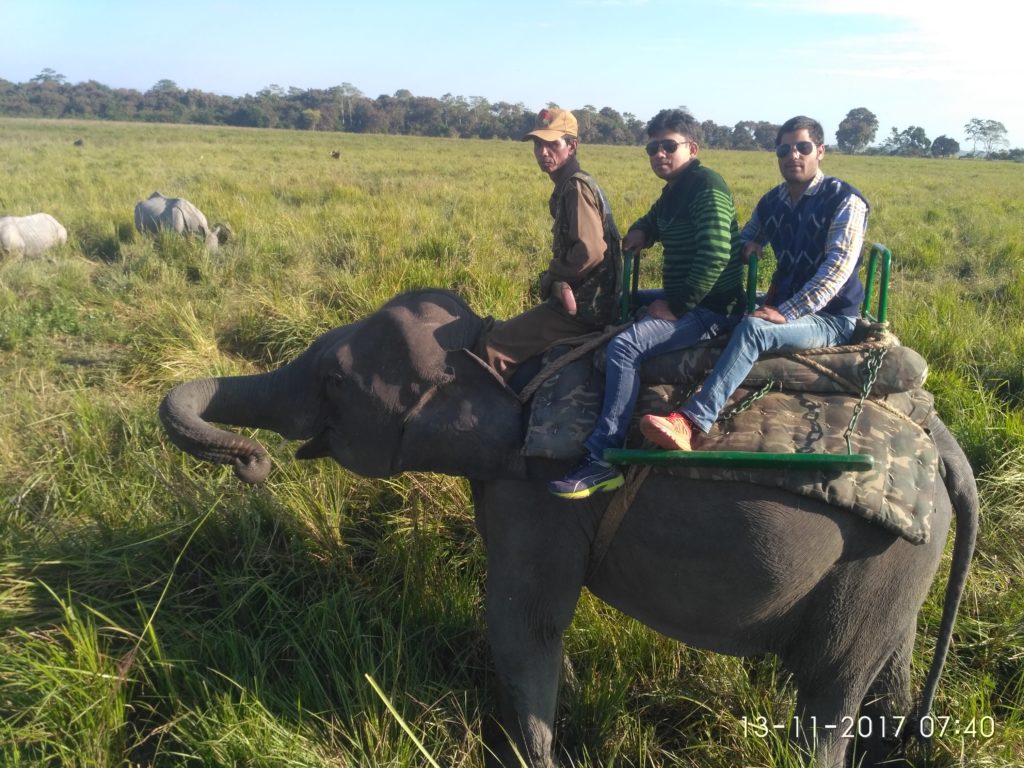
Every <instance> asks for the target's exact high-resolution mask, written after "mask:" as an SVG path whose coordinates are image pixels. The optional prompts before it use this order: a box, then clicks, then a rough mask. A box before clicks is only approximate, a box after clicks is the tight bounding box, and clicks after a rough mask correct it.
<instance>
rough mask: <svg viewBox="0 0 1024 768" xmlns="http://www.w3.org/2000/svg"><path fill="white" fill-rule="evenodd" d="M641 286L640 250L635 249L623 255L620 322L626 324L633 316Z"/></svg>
mask: <svg viewBox="0 0 1024 768" xmlns="http://www.w3.org/2000/svg"><path fill="white" fill-rule="evenodd" d="M639 285H640V249H639V248H634V249H633V250H632V251H626V252H625V253H623V254H622V299H621V302H622V303H621V306H620V307H619V322H620V323H624V322H626V321H627V320H629V318H630V317H631V316H632V314H633V307H634V306H635V305H636V293H637V290H638V288H639Z"/></svg>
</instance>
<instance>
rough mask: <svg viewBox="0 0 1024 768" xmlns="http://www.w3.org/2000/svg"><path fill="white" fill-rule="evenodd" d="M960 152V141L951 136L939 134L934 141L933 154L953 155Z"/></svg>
mask: <svg viewBox="0 0 1024 768" xmlns="http://www.w3.org/2000/svg"><path fill="white" fill-rule="evenodd" d="M959 153H960V142H958V141H957V140H956V139H951V138H949V136H939V138H937V139H936V140H935V141H933V142H932V155H933V156H935V157H951V156H952V155H956V154H959Z"/></svg>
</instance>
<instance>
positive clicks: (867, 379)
mask: <svg viewBox="0 0 1024 768" xmlns="http://www.w3.org/2000/svg"><path fill="white" fill-rule="evenodd" d="M888 351H889V347H882V346H879V347H874V348H872V349H871V350H870V351H868V353H867V354H866V355H865V356H864V366H865V368H866V371H865V376H864V386H862V387H861V390H860V400H858V401H857V405H855V406H854V407H853V416H852V417H851V418H850V425H849V426H848V427H847V428H846V433H845V434H844V435H843V437H844V438H845V439H846V452H847V453H848V454H851V455H852V454H853V448H852V446H851V445H850V438H851V437H852V436H853V429H854V427H856V426H857V419H859V418H860V412H861V411H862V410H864V400H865V399H867V396H868V395H869V394H870V393H871V388H872V387H873V386H874V385H875V379H877V378H878V372H879V371H880V370H881V369H882V360H883V359H884V358H885V355H886V353H887V352H888Z"/></svg>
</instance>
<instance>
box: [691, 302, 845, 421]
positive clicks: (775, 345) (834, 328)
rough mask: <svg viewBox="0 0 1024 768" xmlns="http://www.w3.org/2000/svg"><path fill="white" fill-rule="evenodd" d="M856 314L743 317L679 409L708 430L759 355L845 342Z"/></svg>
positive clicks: (830, 345)
mask: <svg viewBox="0 0 1024 768" xmlns="http://www.w3.org/2000/svg"><path fill="white" fill-rule="evenodd" d="M856 324H857V318H856V317H845V316H843V315H826V314H825V313H823V312H819V313H816V314H811V315H804V316H803V317H798V318H797V319H795V320H790V321H789V322H786V323H773V322H770V321H768V320H762V319H761V318H758V317H744V318H743V320H741V321H740V323H739V324H738V325H737V326H736V328H735V329H734V330H733V332H732V337H731V338H730V339H729V343H728V344H726V345H725V349H724V350H723V351H722V354H721V356H720V357H719V358H718V362H716V363H715V367H714V369H713V370H712V371H711V374H710V375H709V376H708V377H707V379H705V380H704V384H703V386H702V387H701V389H700V391H699V392H697V393H696V394H695V395H694V396H693V397H691V398H690V399H689V400H687V401H686V403H685V404H684V405H683V407H682V408H681V409H680V410H681V411H682V413H684V414H686V415H687V416H688V417H689V418H690V421H692V422H693V423H694V424H696V425H697V426H698V427H700V429H701V430H702V431H703V432H707V431H708V430H709V429H711V425H712V424H714V423H715V419H717V418H718V414H719V412H721V410H722V407H723V406H724V405H725V402H726V400H728V399H729V397H730V396H731V395H732V393H733V392H735V391H736V389H737V387H739V385H740V384H742V383H743V380H744V379H745V378H746V377H747V374H748V373H750V369H751V368H752V367H753V365H754V363H756V362H757V358H758V356H759V355H761V354H764V353H765V352H776V351H780V350H800V349H815V348H818V347H832V346H836V345H838V344H845V343H846V342H848V341H849V340H850V337H851V336H852V335H853V330H854V327H855V326H856Z"/></svg>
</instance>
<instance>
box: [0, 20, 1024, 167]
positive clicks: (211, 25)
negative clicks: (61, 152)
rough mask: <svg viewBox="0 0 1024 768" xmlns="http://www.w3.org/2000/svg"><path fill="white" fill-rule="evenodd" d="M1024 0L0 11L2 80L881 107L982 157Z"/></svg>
mask: <svg viewBox="0 0 1024 768" xmlns="http://www.w3.org/2000/svg"><path fill="white" fill-rule="evenodd" d="M1016 7H1017V4H1016V3H1015V2H1010V1H1009V0H1007V2H995V1H994V0H975V1H974V2H967V1H966V0H958V1H957V2H951V1H950V0H705V2H689V0H546V1H545V2H538V1H537V0H518V2H508V1H507V0H506V1H505V2H501V3H492V2H488V0H476V1H475V2H464V1H463V0H360V1H359V2H353V0H309V1H308V2H304V1H303V0H292V2H281V1H280V0H277V1H275V2H266V1H265V0H245V1H243V0H199V1H193V0H172V1H171V2H169V3H158V2H145V1H144V0H143V1H142V2H139V0H133V1H132V2H124V1H122V0H0V8H2V9H3V18H4V44H3V46H2V47H0V78H3V79H6V80H10V81H13V82H26V81H28V80H30V79H31V78H32V77H34V76H35V75H37V74H39V72H40V71H42V70H43V69H44V68H47V67H49V68H52V69H54V70H56V71H57V72H59V73H60V74H62V75H64V76H65V77H66V78H67V79H68V81H69V82H72V83H77V82H81V81H84V80H97V81H99V82H101V83H103V84H105V85H109V86H111V87H123V88H136V89H138V90H141V91H145V90H148V89H149V88H150V87H152V86H153V85H154V84H155V83H156V82H157V81H158V80H162V79H168V80H173V81H174V82H175V83H177V84H178V86H179V87H181V88H199V89H201V90H204V91H211V92H214V93H221V94H228V95H232V96H240V95H243V94H246V93H253V94H255V93H256V92H257V91H260V90H262V89H263V88H265V87H266V86H268V85H271V84H276V85H280V86H282V87H284V88H288V87H290V86H295V87H297V88H302V89H305V88H325V87H330V86H333V85H339V84H341V83H350V84H352V85H353V86H355V87H356V88H358V89H359V90H360V91H362V92H363V93H364V94H365V95H366V96H369V97H371V98H375V97H377V96H379V95H381V94H393V93H394V92H395V91H397V90H399V89H402V88H404V89H408V90H409V91H412V93H414V94H415V95H417V96H435V97H440V96H443V95H444V94H447V93H450V94H453V95H455V96H465V97H467V98H468V97H473V96H481V97H483V98H485V99H487V100H488V101H492V102H494V101H508V102H513V103H515V102H521V103H523V104H525V105H526V106H527V107H528V108H530V109H540V108H541V107H544V106H546V105H547V104H548V103H549V102H553V103H557V104H560V105H562V106H564V107H568V108H570V109H571V108H575V107H580V106H583V105H587V104H590V105H593V106H594V107H596V108H598V109H600V108H601V107H605V106H609V107H612V108H614V109H617V110H618V111H620V112H630V113H632V114H634V115H636V116H637V117H639V118H640V119H642V120H644V121H646V120H647V119H648V118H650V117H651V116H652V115H653V114H654V113H655V112H657V111H658V110H660V109H662V108H664V107H676V106H681V105H684V106H687V107H689V109H690V110H691V111H692V112H693V113H694V114H695V115H696V116H697V118H698V119H700V120H708V119H710V120H714V121H715V122H716V123H719V124H725V125H733V124H735V123H736V122H738V121H740V120H768V121H771V122H775V123H781V122H783V121H784V120H786V119H787V118H789V117H792V116H793V115H795V114H808V115H811V116H812V117H816V118H817V119H818V120H820V121H821V123H822V124H823V125H824V127H825V132H826V138H827V140H828V141H830V142H831V141H834V139H835V130H836V128H837V127H838V125H839V122H840V121H841V120H842V119H843V117H844V116H845V115H846V113H847V112H848V111H849V110H851V109H853V108H856V107H867V108H868V109H870V110H871V111H872V112H874V113H875V115H876V116H877V117H878V120H879V131H878V136H877V137H876V141H881V140H882V139H883V138H884V137H885V136H887V135H888V134H889V132H890V130H891V128H892V127H893V126H895V127H897V128H899V130H903V129H904V128H907V127H908V126H911V125H918V126H921V127H923V128H924V129H925V132H926V133H927V135H928V137H929V138H931V139H935V138H937V137H938V136H940V135H943V134H945V135H947V136H951V137H952V138H954V139H956V140H957V141H959V142H960V143H961V146H962V147H963V148H964V149H969V148H970V144H969V143H968V142H967V141H966V139H965V136H964V132H963V126H964V124H965V123H966V122H968V121H969V120H970V119H971V118H975V117H978V118H982V119H992V120H998V121H999V122H1001V123H1003V125H1004V126H1006V128H1007V131H1008V138H1009V140H1010V145H1011V146H1017V147H1024V99H1021V98H1020V97H1019V95H1017V94H1018V93H1019V91H1020V81H1021V76H1022V75H1024V63H1022V62H1024V56H1022V54H1021V51H1020V47H1021V43H1020V39H1019V23H1018V22H1019V17H1020V15H1021V14H1020V12H1018V11H1012V10H1009V9H1013V8H1016Z"/></svg>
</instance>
